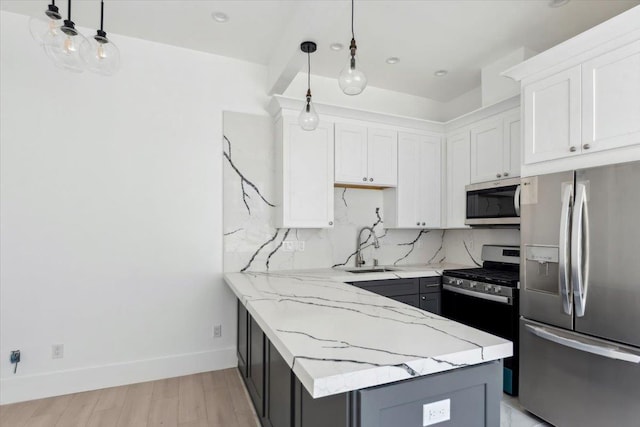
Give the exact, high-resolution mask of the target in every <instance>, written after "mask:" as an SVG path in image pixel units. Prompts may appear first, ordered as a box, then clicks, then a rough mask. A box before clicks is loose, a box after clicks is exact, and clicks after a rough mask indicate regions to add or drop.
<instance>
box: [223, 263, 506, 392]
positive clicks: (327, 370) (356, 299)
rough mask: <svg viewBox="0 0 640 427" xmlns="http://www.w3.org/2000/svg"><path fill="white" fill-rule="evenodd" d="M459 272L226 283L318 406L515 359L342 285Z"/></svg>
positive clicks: (236, 277)
mask: <svg viewBox="0 0 640 427" xmlns="http://www.w3.org/2000/svg"><path fill="white" fill-rule="evenodd" d="M458 267H465V266H456V265H435V266H434V265H430V266H425V265H422V266H402V267H397V270H396V271H393V272H389V273H391V274H392V275H391V276H387V275H388V274H389V273H359V274H355V273H348V272H346V271H344V270H343V269H321V270H299V271H278V272H269V273H230V274H226V275H225V281H226V282H227V284H228V285H229V287H230V288H231V289H232V291H233V292H234V293H235V295H236V296H237V297H238V298H239V299H240V301H241V302H242V304H244V306H245V307H246V308H247V310H248V311H249V313H250V314H251V316H253V318H254V319H255V321H256V322H257V323H258V325H259V326H260V328H262V330H263V331H264V332H265V334H266V335H267V338H268V339H269V340H270V341H271V343H272V344H273V345H274V346H275V348H276V349H277V350H278V352H279V353H280V354H281V355H282V356H283V357H284V359H285V360H286V362H287V363H288V365H289V366H290V367H291V368H292V370H293V372H294V373H295V375H296V376H297V377H298V379H299V380H300V381H301V383H302V384H303V385H304V387H305V388H306V389H307V391H308V392H309V393H310V394H311V396H313V397H314V398H318V397H323V396H329V395H333V394H338V393H343V392H347V391H352V390H358V389H362V388H367V387H372V386H376V385H380V384H386V383H391V382H394V381H399V380H403V379H408V378H412V377H415V376H419V375H428V374H432V373H436V372H442V371H447V370H451V369H456V368H459V367H464V366H469V365H475V364H479V363H484V362H487V361H491V360H497V359H502V358H505V357H509V356H511V355H512V354H513V349H512V344H511V342H510V341H507V340H504V339H502V338H499V337H496V336H493V335H490V334H487V333H485V332H481V331H479V330H477V329H473V328H471V327H468V326H465V325H462V324H460V323H457V322H454V321H452V320H448V319H445V318H443V317H440V316H438V315H436V314H432V313H428V312H425V311H423V310H419V309H417V308H414V307H411V306H409V305H406V304H402V303H400V302H397V301H394V300H391V299H389V298H385V297H383V296H380V295H376V294H373V293H371V292H368V291H366V290H363V289H359V288H356V287H355V286H351V285H348V284H345V283H342V282H343V281H355V280H379V279H387V278H390V279H392V278H402V277H427V276H430V275H431V276H433V275H439V274H441V272H442V270H443V269H448V268H458ZM466 267H468V266H466Z"/></svg>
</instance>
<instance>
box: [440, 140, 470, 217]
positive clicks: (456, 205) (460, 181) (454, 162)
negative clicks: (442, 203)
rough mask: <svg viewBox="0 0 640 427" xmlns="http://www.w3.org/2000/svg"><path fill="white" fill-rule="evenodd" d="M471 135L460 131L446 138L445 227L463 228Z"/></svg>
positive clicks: (468, 180)
mask: <svg viewBox="0 0 640 427" xmlns="http://www.w3.org/2000/svg"><path fill="white" fill-rule="evenodd" d="M470 166H471V136H470V132H469V131H468V130H467V131H462V132H457V133H454V134H452V135H451V136H449V137H448V138H447V193H446V194H447V219H446V226H447V228H463V227H467V226H466V225H465V223H464V222H465V220H466V211H467V197H466V196H467V193H466V190H465V187H466V186H467V185H469V184H470V183H471V169H470Z"/></svg>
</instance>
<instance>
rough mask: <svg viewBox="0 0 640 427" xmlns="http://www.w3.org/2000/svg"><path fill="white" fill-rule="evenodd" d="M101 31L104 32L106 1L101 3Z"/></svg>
mask: <svg viewBox="0 0 640 427" xmlns="http://www.w3.org/2000/svg"><path fill="white" fill-rule="evenodd" d="M100 31H104V0H102V1H100Z"/></svg>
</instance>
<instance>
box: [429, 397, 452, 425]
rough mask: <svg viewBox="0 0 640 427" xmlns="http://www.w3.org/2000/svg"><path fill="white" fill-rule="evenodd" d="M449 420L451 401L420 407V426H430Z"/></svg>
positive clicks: (440, 401) (446, 400)
mask: <svg viewBox="0 0 640 427" xmlns="http://www.w3.org/2000/svg"><path fill="white" fill-rule="evenodd" d="M450 419H451V399H445V400H439V401H437V402H432V403H427V404H426V405H422V425H423V427H424V426H430V425H433V424H438V423H441V422H443V421H448V420H450Z"/></svg>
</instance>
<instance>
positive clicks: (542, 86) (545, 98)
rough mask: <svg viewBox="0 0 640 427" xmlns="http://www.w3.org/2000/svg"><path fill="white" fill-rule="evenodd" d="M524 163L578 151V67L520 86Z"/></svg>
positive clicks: (559, 156)
mask: <svg viewBox="0 0 640 427" xmlns="http://www.w3.org/2000/svg"><path fill="white" fill-rule="evenodd" d="M523 92H524V102H523V105H524V162H525V163H536V162H542V161H546V160H550V159H558V158H562V157H568V156H574V155H577V154H579V152H580V67H579V66H578V67H573V68H570V69H568V70H565V71H562V72H560V73H557V74H554V75H552V76H550V77H547V78H545V79H542V80H540V81H537V82H535V83H531V84H529V85H527V86H525V87H524V90H523Z"/></svg>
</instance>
